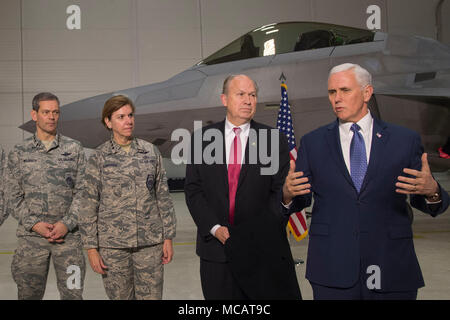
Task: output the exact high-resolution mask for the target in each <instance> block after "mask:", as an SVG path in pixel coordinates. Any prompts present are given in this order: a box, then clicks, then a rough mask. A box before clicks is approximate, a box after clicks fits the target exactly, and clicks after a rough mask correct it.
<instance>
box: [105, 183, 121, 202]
mask: <svg viewBox="0 0 450 320" xmlns="http://www.w3.org/2000/svg"><path fill="white" fill-rule="evenodd" d="M104 186H105V187H104V188H103V191H102V194H103V196H105V197H107V198H112V199H114V198H120V197H122V180H121V179H117V178H107V179H105V180H104Z"/></svg>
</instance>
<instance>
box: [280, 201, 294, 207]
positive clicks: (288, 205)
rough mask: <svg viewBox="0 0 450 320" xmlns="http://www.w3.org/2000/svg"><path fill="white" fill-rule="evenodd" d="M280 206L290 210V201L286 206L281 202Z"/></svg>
mask: <svg viewBox="0 0 450 320" xmlns="http://www.w3.org/2000/svg"><path fill="white" fill-rule="evenodd" d="M281 205H282V206H283V207H285V208H286V209H290V208H291V205H292V200H291V201H290V202H289V203H288V204H284V203H283V201H281Z"/></svg>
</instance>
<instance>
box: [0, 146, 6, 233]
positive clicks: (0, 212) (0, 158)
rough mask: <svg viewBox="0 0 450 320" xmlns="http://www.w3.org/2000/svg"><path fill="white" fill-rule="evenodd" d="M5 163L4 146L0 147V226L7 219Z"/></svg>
mask: <svg viewBox="0 0 450 320" xmlns="http://www.w3.org/2000/svg"><path fill="white" fill-rule="evenodd" d="M4 164H5V153H4V152H3V149H2V147H0V226H1V225H2V223H3V221H4V220H6V218H7V216H6V210H4V209H5V205H4V204H5V201H4V191H3V189H4V188H5V181H4V180H5V177H4V176H3V171H4V170H3V165H4Z"/></svg>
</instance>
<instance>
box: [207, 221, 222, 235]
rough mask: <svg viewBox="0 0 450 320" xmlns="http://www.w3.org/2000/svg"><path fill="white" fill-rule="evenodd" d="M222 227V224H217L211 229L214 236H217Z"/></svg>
mask: <svg viewBox="0 0 450 320" xmlns="http://www.w3.org/2000/svg"><path fill="white" fill-rule="evenodd" d="M220 227H221V225H220V224H216V225H215V226H214V227H212V228H211V231H209V232H210V233H211V234H212V235H213V236H214V237H215V236H216V231H217V229H219V228H220Z"/></svg>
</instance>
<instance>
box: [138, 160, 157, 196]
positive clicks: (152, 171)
mask: <svg viewBox="0 0 450 320" xmlns="http://www.w3.org/2000/svg"><path fill="white" fill-rule="evenodd" d="M140 167H141V170H140V171H141V174H140V175H139V176H137V177H136V180H137V181H138V183H140V184H142V187H145V188H147V190H148V191H149V192H153V189H154V188H155V181H156V160H153V159H151V160H150V159H144V160H141V161H140Z"/></svg>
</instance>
